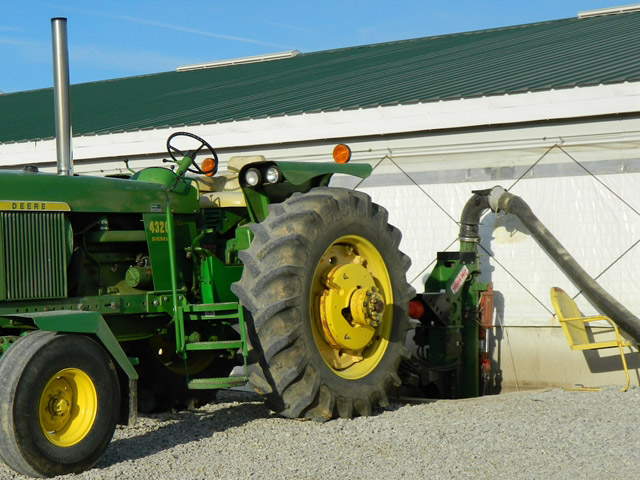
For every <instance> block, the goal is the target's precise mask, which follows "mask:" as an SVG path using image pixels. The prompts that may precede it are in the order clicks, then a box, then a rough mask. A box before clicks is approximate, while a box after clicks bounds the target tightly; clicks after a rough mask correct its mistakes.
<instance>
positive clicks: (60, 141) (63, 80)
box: [51, 18, 73, 175]
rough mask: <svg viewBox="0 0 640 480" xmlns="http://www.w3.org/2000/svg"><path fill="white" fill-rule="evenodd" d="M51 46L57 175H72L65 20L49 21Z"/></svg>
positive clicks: (54, 19) (67, 51) (53, 19)
mask: <svg viewBox="0 0 640 480" xmlns="http://www.w3.org/2000/svg"><path fill="white" fill-rule="evenodd" d="M51 45H52V50H53V101H54V107H55V116H56V153H57V162H58V175H73V158H72V154H71V108H70V103H69V49H68V46H67V19H66V18H52V19H51Z"/></svg>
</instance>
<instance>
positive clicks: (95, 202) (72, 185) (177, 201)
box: [0, 171, 198, 213]
mask: <svg viewBox="0 0 640 480" xmlns="http://www.w3.org/2000/svg"><path fill="white" fill-rule="evenodd" d="M0 185H1V186H2V191H1V192H0V210H5V211H6V210H13V211H55V210H58V211H67V210H69V211H74V212H76V211H77V212H120V213H147V212H154V213H158V212H165V211H166V209H167V204H169V203H170V204H171V209H172V210H174V211H175V212H176V213H193V212H194V211H196V210H197V208H198V200H197V197H198V194H197V189H195V188H193V187H190V186H189V185H186V184H185V185H182V188H179V189H172V190H170V189H168V188H167V187H165V186H164V185H161V184H158V183H150V182H144V181H138V180H131V179H120V178H105V177H91V176H86V177H83V176H63V175H54V174H50V173H41V172H25V171H20V172H18V171H2V172H0Z"/></svg>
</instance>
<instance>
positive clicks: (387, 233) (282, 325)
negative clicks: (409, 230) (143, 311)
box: [232, 188, 414, 421]
mask: <svg viewBox="0 0 640 480" xmlns="http://www.w3.org/2000/svg"><path fill="white" fill-rule="evenodd" d="M268 209H269V213H268V216H267V218H266V219H265V220H264V221H263V222H262V223H259V224H255V225H254V226H252V227H251V229H252V232H253V234H254V240H253V242H252V243H251V246H250V248H249V249H247V250H245V251H243V252H241V253H240V259H241V260H242V262H243V263H244V266H245V268H244V271H243V274H242V278H241V279H240V281H239V282H237V283H235V284H234V285H233V286H232V290H233V292H234V293H235V294H236V295H237V296H238V298H239V299H240V301H241V302H242V304H243V306H244V307H245V311H246V314H247V320H248V321H247V328H248V334H249V342H250V357H249V361H250V366H249V383H250V385H251V386H252V387H253V389H254V390H256V391H257V392H258V393H261V394H263V395H264V397H265V401H266V403H267V405H268V406H269V407H270V408H271V409H273V410H274V411H275V412H277V413H279V414H281V415H283V416H286V417H293V418H296V417H304V418H311V419H314V420H318V421H324V420H328V419H331V418H333V417H335V416H340V417H343V418H350V417H353V416H356V415H369V414H371V411H372V408H373V407H376V406H378V405H380V406H385V405H386V404H387V403H388V400H387V392H388V390H389V389H390V388H391V387H392V386H398V385H399V384H400V379H399V377H398V375H397V371H398V366H399V363H400V360H401V359H402V358H403V357H407V356H408V351H407V349H406V347H405V337H406V333H407V329H408V317H407V305H408V303H409V300H410V299H411V298H412V296H413V294H414V292H413V289H412V288H411V287H410V286H409V285H408V284H407V282H406V279H405V274H406V271H407V269H408V268H409V265H410V260H409V258H408V257H407V256H406V255H404V254H402V253H401V252H400V251H399V250H398V246H399V243H400V238H401V235H400V232H399V230H398V229H396V228H395V227H392V226H390V225H389V224H388V223H387V212H386V210H385V209H384V208H382V207H380V206H379V205H376V204H375V203H372V202H371V199H370V198H369V196H367V195H366V194H364V193H362V192H356V191H351V190H345V189H341V188H316V189H313V190H311V191H310V192H308V193H305V194H294V195H293V196H292V197H290V198H289V199H287V200H286V201H285V202H283V203H280V204H274V205H270V206H269V207H268Z"/></svg>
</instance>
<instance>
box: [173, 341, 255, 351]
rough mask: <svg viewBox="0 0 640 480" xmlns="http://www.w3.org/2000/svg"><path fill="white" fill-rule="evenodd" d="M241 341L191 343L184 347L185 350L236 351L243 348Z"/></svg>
mask: <svg viewBox="0 0 640 480" xmlns="http://www.w3.org/2000/svg"><path fill="white" fill-rule="evenodd" d="M243 344H244V342H243V341H242V340H224V341H217V342H191V343H187V344H186V345H185V347H186V348H187V350H237V349H239V348H242V347H243Z"/></svg>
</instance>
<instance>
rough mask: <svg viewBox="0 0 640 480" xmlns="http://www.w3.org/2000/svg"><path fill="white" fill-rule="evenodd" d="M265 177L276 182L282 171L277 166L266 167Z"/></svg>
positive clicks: (270, 181)
mask: <svg viewBox="0 0 640 480" xmlns="http://www.w3.org/2000/svg"><path fill="white" fill-rule="evenodd" d="M265 178H266V180H267V182H269V183H278V182H279V181H280V179H281V178H282V173H281V172H280V169H279V168H278V167H269V168H267V171H266V175H265Z"/></svg>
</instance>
